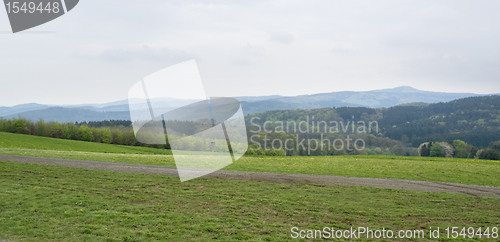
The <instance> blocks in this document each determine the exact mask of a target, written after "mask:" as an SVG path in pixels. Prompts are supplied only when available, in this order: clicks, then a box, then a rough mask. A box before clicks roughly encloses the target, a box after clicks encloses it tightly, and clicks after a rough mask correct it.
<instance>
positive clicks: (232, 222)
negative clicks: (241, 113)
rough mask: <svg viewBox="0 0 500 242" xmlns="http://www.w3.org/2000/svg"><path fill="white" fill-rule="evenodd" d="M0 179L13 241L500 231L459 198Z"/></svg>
mask: <svg viewBox="0 0 500 242" xmlns="http://www.w3.org/2000/svg"><path fill="white" fill-rule="evenodd" d="M0 177H1V178H0V239H10V240H11V241H209V240H210V241H211V240H217V241H287V240H291V237H290V236H291V233H290V229H291V228H292V227H298V228H300V229H322V228H323V227H333V228H334V229H349V228H350V227H351V226H355V227H358V226H365V227H366V226H368V227H370V228H371V229H382V228H386V229H392V230H394V231H397V230H401V229H403V230H408V229H423V230H425V231H426V233H427V231H428V229H429V227H433V228H436V227H438V226H439V227H441V228H444V227H451V226H458V227H469V226H473V227H480V226H482V227H488V226H489V227H494V226H497V227H498V226H500V199H495V198H487V197H481V198H479V197H473V196H467V195H461V194H448V193H428V192H415V191H404V190H389V189H380V188H370V187H343V186H317V185H314V184H273V183H267V182H243V181H233V180H220V179H195V180H191V181H189V182H184V183H180V182H179V181H178V178H175V177H169V176H157V175H144V174H129V173H117V172H107V171H89V170H83V169H72V168H65V167H58V166H43V165H33V164H17V163H9V162H0ZM441 235H442V236H444V234H443V233H442V234H441ZM470 240H471V239H467V241H470ZM477 240H479V239H477ZM481 240H482V241H494V239H492V238H490V239H485V238H483V239H481ZM359 241H372V240H370V239H362V240H359ZM381 241H384V240H381ZM391 241H405V239H394V240H391ZM418 241H436V240H430V239H428V237H426V239H419V240H418ZM464 241H465V240H464Z"/></svg>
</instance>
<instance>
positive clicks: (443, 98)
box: [0, 86, 480, 122]
mask: <svg viewBox="0 0 500 242" xmlns="http://www.w3.org/2000/svg"><path fill="white" fill-rule="evenodd" d="M472 96H480V95H478V94H474V93H445V92H430V91H421V90H417V89H415V88H412V87H408V86H402V87H397V88H391V89H382V90H373V91H365V92H354V91H343V92H331V93H320V94H312V95H300V96H294V97H286V96H277V95H273V96H255V97H253V96H245V97H235V98H236V99H238V100H239V101H240V102H241V105H242V108H243V112H244V113H245V114H251V113H257V112H263V111H269V110H286V109H314V108H322V107H370V108H388V107H392V106H396V105H401V104H408V103H438V102H448V101H451V100H455V99H459V98H465V97H472ZM140 101H141V100H139V99H133V100H131V101H130V103H131V105H130V106H129V100H121V101H116V102H111V103H103V104H82V105H60V106H55V105H44V104H37V103H29V104H21V105H16V106H13V107H0V117H3V118H7V119H10V118H16V117H19V116H21V117H24V118H27V119H31V120H38V119H40V118H42V119H44V120H46V121H59V122H82V121H101V120H130V114H129V108H132V109H143V108H144V106H143V105H140ZM190 102H192V100H181V99H173V98H156V99H152V100H151V103H152V104H153V105H156V106H159V107H161V108H162V110H165V111H169V110H173V109H175V108H177V107H181V106H184V105H185V104H186V103H190ZM144 111H145V112H146V111H147V110H144Z"/></svg>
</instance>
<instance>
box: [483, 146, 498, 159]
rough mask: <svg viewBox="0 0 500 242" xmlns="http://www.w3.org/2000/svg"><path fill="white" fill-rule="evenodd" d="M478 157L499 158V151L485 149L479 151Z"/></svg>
mask: <svg viewBox="0 0 500 242" xmlns="http://www.w3.org/2000/svg"><path fill="white" fill-rule="evenodd" d="M479 159H482V160H500V151H498V150H495V149H491V148H490V149H485V150H483V151H482V152H480V153H479Z"/></svg>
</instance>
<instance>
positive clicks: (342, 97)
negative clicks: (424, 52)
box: [242, 86, 479, 114]
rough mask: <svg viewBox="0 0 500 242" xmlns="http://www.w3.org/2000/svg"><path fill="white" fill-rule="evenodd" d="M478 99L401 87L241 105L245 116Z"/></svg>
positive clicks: (465, 95) (461, 94) (313, 95)
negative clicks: (293, 110)
mask: <svg viewBox="0 0 500 242" xmlns="http://www.w3.org/2000/svg"><path fill="white" fill-rule="evenodd" d="M473 96H479V95H478V94H474V93H446V92H429V91H421V90H418V89H415V88H412V87H408V86H402V87H397V88H391V89H382V90H374V91H366V92H350V91H345V92H332V93H320V94H312V95H300V96H295V97H279V98H274V99H271V100H266V101H256V102H242V103H243V106H244V107H246V108H244V111H245V113H246V114H251V113H256V112H263V111H267V110H281V109H312V108H324V107H369V108H388V107H393V106H396V105H401V104H406V103H438V102H448V101H451V100H455V99H460V98H465V97H473Z"/></svg>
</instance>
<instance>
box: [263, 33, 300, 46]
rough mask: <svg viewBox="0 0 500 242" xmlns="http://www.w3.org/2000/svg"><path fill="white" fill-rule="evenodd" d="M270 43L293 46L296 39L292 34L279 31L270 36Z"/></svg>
mask: <svg viewBox="0 0 500 242" xmlns="http://www.w3.org/2000/svg"><path fill="white" fill-rule="evenodd" d="M269 41H271V42H277V43H282V44H291V43H293V41H295V37H294V36H293V34H291V33H288V32H284V31H278V32H272V33H270V34H269Z"/></svg>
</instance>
